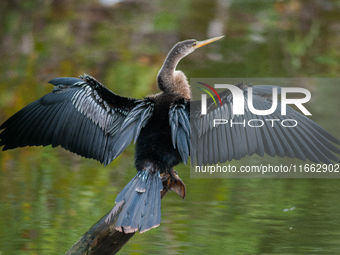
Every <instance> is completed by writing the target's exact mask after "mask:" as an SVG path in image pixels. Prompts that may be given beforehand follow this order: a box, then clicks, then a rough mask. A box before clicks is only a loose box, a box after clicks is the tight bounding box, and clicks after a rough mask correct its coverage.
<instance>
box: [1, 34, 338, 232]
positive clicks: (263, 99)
mask: <svg viewBox="0 0 340 255" xmlns="http://www.w3.org/2000/svg"><path fill="white" fill-rule="evenodd" d="M220 38H222V37H216V38H212V39H209V40H205V41H202V42H197V41H196V40H186V41H183V42H179V43H177V44H176V45H175V46H174V47H173V48H172V50H171V51H170V53H169V54H168V56H167V58H166V60H165V62H164V64H163V66H162V68H161V70H160V71H159V74H158V77H157V83H158V86H159V88H160V90H161V92H160V93H159V94H156V95H152V96H148V97H145V98H144V99H134V98H127V97H121V96H118V95H116V94H114V93H113V92H111V91H110V90H108V89H107V88H105V87H104V86H103V85H102V84H100V83H99V82H98V81H96V80H95V79H94V78H92V77H91V76H88V75H85V76H81V77H80V78H79V79H78V78H56V79H53V80H51V81H50V83H51V84H53V85H54V86H55V88H54V90H53V91H52V92H51V93H49V94H47V95H45V96H43V97H42V98H40V99H39V100H37V101H35V102H33V103H31V104H30V105H28V106H26V107H25V108H23V109H22V110H20V111H19V112H17V113H16V114H14V115H13V116H12V117H10V118H9V119H8V120H7V121H6V122H4V123H3V124H2V125H1V126H0V130H2V132H1V134H0V146H4V147H3V150H8V149H13V148H16V147H23V146H39V145H43V146H46V145H52V146H53V147H56V146H59V145H60V146H61V147H63V148H65V149H67V150H69V151H71V152H74V153H77V154H78V155H81V156H83V157H86V158H92V159H95V160H98V161H100V162H101V163H103V164H105V165H107V164H109V163H110V162H111V161H112V160H114V159H115V158H116V157H117V156H118V155H119V154H120V153H121V152H122V151H123V150H124V149H125V148H126V147H127V146H128V145H129V144H130V143H131V142H132V141H134V142H135V143H136V153H135V166H136V169H137V171H138V172H137V175H136V176H135V177H134V178H133V179H132V180H131V181H130V182H129V183H128V184H127V185H126V186H125V188H124V189H123V190H122V191H121V192H120V194H119V195H118V196H117V198H116V203H117V204H119V205H120V206H122V207H121V210H122V211H121V213H120V215H119V218H118V220H117V222H116V229H118V230H120V231H124V232H126V233H131V232H136V231H137V230H139V231H140V232H145V231H147V230H149V229H150V228H153V227H156V226H158V225H159V224H160V215H161V212H160V200H161V190H162V189H163V188H168V189H172V190H174V191H176V192H177V193H178V194H179V195H180V196H181V197H183V198H184V197H185V192H186V190H185V185H184V183H183V182H182V180H181V179H180V178H179V177H178V176H177V175H176V174H175V173H174V169H173V167H174V166H176V165H178V164H180V163H182V162H183V163H187V162H188V158H189V155H191V157H192V159H191V161H192V162H193V163H195V162H196V163H197V164H198V165H206V164H213V163H218V162H225V161H227V160H232V159H240V158H242V157H244V156H246V155H249V156H251V155H253V154H258V155H259V156H263V155H264V154H265V153H266V154H269V155H270V156H275V155H278V156H281V157H284V156H288V157H291V158H295V157H296V158H299V159H302V160H306V159H310V160H312V161H314V162H326V163H331V162H332V161H337V162H339V159H338V157H337V156H336V155H334V153H340V150H339V149H338V148H337V147H336V146H334V145H333V144H332V143H336V144H340V142H339V141H338V140H337V139H336V138H334V137H333V136H332V135H330V134H329V133H328V132H327V131H325V130H324V129H323V128H321V127H320V126H319V125H317V124H316V123H314V122H313V121H311V120H309V119H308V118H307V117H305V116H304V115H302V114H300V113H298V112H296V111H294V110H293V109H291V108H288V114H287V116H281V115H280V106H279V107H278V109H277V110H276V111H275V112H274V113H272V114H271V115H270V116H266V117H264V116H256V115H254V114H253V113H251V112H250V111H249V109H247V107H245V115H243V116H238V115H234V114H233V112H232V103H233V99H232V96H231V93H230V91H229V90H225V91H223V92H221V93H220V97H221V99H222V103H223V104H222V106H220V105H217V106H216V105H215V104H213V102H212V100H210V101H208V103H209V105H208V110H207V115H201V113H200V102H199V101H191V93H190V88H189V84H188V82H187V79H186V77H185V75H184V73H182V72H181V71H176V70H175V69H176V66H177V64H178V62H179V61H180V60H181V59H182V58H183V57H185V56H186V55H187V54H189V53H191V52H193V51H194V50H195V49H197V48H199V47H201V46H203V45H206V44H208V43H211V42H213V41H216V40H218V39H220ZM237 86H238V87H239V88H240V89H242V90H243V93H244V96H245V99H246V95H247V86H246V85H243V84H238V85H237ZM272 88H273V86H254V87H253V91H254V96H253V101H254V107H255V108H256V109H268V108H270V106H271V97H270V94H271V91H272ZM190 108H191V111H190ZM216 118H223V119H227V120H235V121H237V122H242V121H244V120H249V119H254V118H257V119H261V120H263V121H264V123H265V125H264V126H263V127H262V128H249V127H245V128H243V127H242V126H240V125H236V126H233V127H230V126H229V125H220V126H218V127H216V128H214V127H213V125H212V120H213V119H216ZM266 118H273V119H280V120H284V119H291V118H298V119H299V121H300V123H301V124H300V125H299V128H296V129H294V130H293V129H284V128H275V129H273V128H271V127H270V122H267V121H266ZM190 140H191V143H190ZM203 148H208V150H203ZM161 174H168V175H169V180H171V182H168V183H167V184H164V183H163V184H162V181H161V177H160V175H161ZM164 185H168V186H167V187H163V186H164ZM108 220H109V219H108Z"/></svg>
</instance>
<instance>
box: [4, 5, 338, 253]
mask: <svg viewBox="0 0 340 255" xmlns="http://www.w3.org/2000/svg"><path fill="white" fill-rule="evenodd" d="M339 8H340V2H339V1H326V0H321V1H298V0H292V1H245V0H242V1H226V0H225V1H224V0H216V1H203V0H199V1H194V0H192V1H190V0H179V1H176V3H175V4H173V3H170V2H169V1H155V0H154V1H149V2H147V1H122V2H120V3H118V4H116V5H114V6H111V7H106V6H103V5H101V4H100V2H99V1H98V2H97V1H89V0H77V1H33V0H30V1H1V2H0V14H1V15H0V24H1V26H0V45H1V47H0V56H1V61H0V122H1V123H2V122H3V121H4V120H5V119H6V118H8V117H9V116H10V115H12V114H13V113H15V112H16V111H18V110H19V109H21V108H22V107H24V106H25V105H27V104H28V103H30V102H32V101H34V100H36V99H37V98H39V97H40V96H42V95H44V94H45V93H48V92H49V91H51V89H52V87H51V86H50V85H48V84H46V81H48V80H50V79H52V78H55V77H58V76H77V75H80V74H82V73H84V72H85V73H88V74H90V75H92V76H94V77H96V78H97V79H98V80H99V81H101V82H102V83H103V84H105V85H106V86H107V87H109V88H110V89H111V90H113V91H114V92H116V93H117V94H121V95H124V96H131V97H143V96H145V95H147V94H149V93H157V92H158V89H157V87H156V82H155V77H156V75H157V72H158V70H159V67H160V66H161V64H162V61H163V59H164V57H165V56H166V54H167V52H168V50H169V49H170V48H171V47H172V46H173V45H174V44H175V43H176V42H177V41H180V40H184V39H188V38H196V39H199V40H201V39H206V38H207V37H210V36H215V35H220V34H225V35H226V37H225V39H224V40H223V41H222V40H221V41H220V42H218V43H216V44H214V45H211V46H209V47H207V48H206V49H203V48H202V49H200V50H199V51H197V52H195V53H194V54H191V55H190V56H188V57H187V58H185V59H184V60H183V61H182V62H181V63H180V65H179V68H180V69H182V70H184V71H185V73H186V74H187V76H188V77H195V78H196V77H249V78H250V77H284V78H285V77H294V78H296V77H329V78H339V73H340V63H339V59H340V58H339V57H340V48H339V45H340V34H339V27H340V20H339V18H338V17H339V14H340V10H339ZM216 33H218V34H216ZM305 86H306V88H308V89H310V90H311V91H312V93H313V98H316V99H317V102H318V104H317V105H316V104H313V102H311V104H310V106H309V108H308V109H310V110H311V111H312V113H313V119H314V120H315V121H318V122H319V123H322V125H323V126H325V127H327V130H329V131H330V132H331V133H332V134H334V135H335V136H336V137H337V138H338V139H339V138H340V137H339V135H338V129H339V128H338V126H339V117H340V116H339V110H338V109H340V102H339V100H338V98H337V96H338V94H339V93H340V86H338V87H331V86H327V85H324V86H321V87H320V86H319V87H313V86H312V85H308V84H306V85H305ZM133 151H134V148H133V145H131V146H130V147H128V149H127V150H126V151H125V152H124V153H123V154H122V155H121V156H120V157H119V158H118V159H116V160H115V161H114V162H113V163H111V164H110V165H109V166H107V167H104V166H102V165H100V164H99V163H98V162H96V161H94V160H86V159H83V158H81V157H78V156H76V155H74V154H72V153H69V152H67V151H64V150H62V149H60V148H55V149H52V148H51V147H45V148H40V147H39V148H22V149H17V150H13V151H6V152H0V219H1V220H0V254H1V255H4V254H6V255H7V254H63V253H64V252H65V251H67V250H68V249H69V248H70V247H71V245H72V244H73V243H74V242H75V241H76V240H77V239H78V238H79V237H80V236H81V235H82V234H83V233H84V232H85V231H86V230H87V229H88V228H90V227H91V226H92V224H94V223H95V222H96V221H97V220H98V219H100V218H101V217H102V216H103V215H105V214H106V213H107V212H108V211H109V210H110V209H111V208H112V206H113V205H114V199H115V196H116V195H117V194H118V192H119V191H120V190H121V189H122V188H123V187H124V186H125V184H126V183H127V182H128V181H129V180H130V179H131V178H132V177H133V176H134V175H135V169H134V167H133ZM262 160H264V161H266V162H271V163H272V164H276V163H280V162H286V159H277V158H270V157H265V158H264V159H261V158H259V157H252V158H249V157H247V158H245V159H243V161H241V162H243V163H244V164H248V165H249V164H251V163H258V162H260V161H262ZM235 164H239V162H237V163H235ZM176 170H177V171H178V172H179V174H180V176H181V178H182V179H183V180H184V181H185V183H186V185H187V197H186V199H185V200H184V201H182V200H181V199H180V198H179V197H178V196H177V195H175V194H173V193H170V194H168V195H167V196H166V197H165V199H163V201H162V222H161V225H160V227H158V228H156V229H154V230H151V231H148V232H147V233H145V234H136V235H135V236H134V237H133V238H132V239H131V240H130V242H129V243H128V244H127V245H126V246H125V247H124V248H123V249H122V251H121V254H188V253H189V254H340V241H339V240H340V226H339V225H340V215H339V212H340V206H339V201H340V185H339V184H340V181H339V180H338V179H191V178H190V173H189V167H188V166H178V167H177V168H176Z"/></svg>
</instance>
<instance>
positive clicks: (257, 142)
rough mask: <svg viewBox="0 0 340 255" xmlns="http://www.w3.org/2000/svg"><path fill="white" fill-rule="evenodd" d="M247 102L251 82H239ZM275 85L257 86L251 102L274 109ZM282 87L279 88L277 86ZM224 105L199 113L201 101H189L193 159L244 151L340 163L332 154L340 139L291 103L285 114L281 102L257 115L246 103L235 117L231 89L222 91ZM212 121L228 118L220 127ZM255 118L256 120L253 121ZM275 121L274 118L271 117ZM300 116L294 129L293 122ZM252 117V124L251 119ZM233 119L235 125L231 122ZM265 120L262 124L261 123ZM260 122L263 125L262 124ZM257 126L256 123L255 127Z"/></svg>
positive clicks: (219, 158) (213, 159)
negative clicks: (263, 114)
mask: <svg viewBox="0 0 340 255" xmlns="http://www.w3.org/2000/svg"><path fill="white" fill-rule="evenodd" d="M237 86H238V87H239V88H240V89H242V91H243V94H244V98H245V100H247V93H248V91H247V86H245V85H243V84H239V85H237ZM273 87H277V86H269V85H268V86H266V85H260V86H253V106H254V108H255V109H258V110H267V109H270V108H271V105H272V100H271V93H272V88H273ZM278 88H279V87H278ZM220 97H221V100H222V106H220V105H217V106H215V104H214V103H213V102H212V100H211V101H210V104H209V101H208V104H207V114H206V115H201V113H200V101H194V102H192V103H191V146H192V147H191V150H192V151H191V157H192V158H191V161H192V163H193V164H194V162H195V160H196V163H197V165H206V164H216V163H218V162H221V163H222V162H226V161H230V160H232V159H236V160H238V159H241V158H243V157H245V156H246V155H249V156H251V155H253V154H257V155H259V156H261V157H262V156H263V155H264V154H265V153H266V154H268V155H270V156H272V157H274V156H275V155H278V156H280V157H284V156H287V157H290V158H298V159H301V160H306V159H309V160H311V161H313V162H318V163H319V162H324V163H332V160H333V161H336V162H340V159H339V158H338V157H337V156H336V155H334V153H340V150H339V149H338V148H337V147H336V146H335V145H334V144H333V143H336V144H340V142H339V140H337V139H336V138H335V137H333V136H332V135H331V134H329V133H328V132H327V131H326V130H324V129H323V128H322V127H320V126H319V125H318V124H316V123H315V122H313V121H312V120H310V119H308V118H307V117H306V116H305V115H303V114H300V113H299V112H297V111H295V110H293V109H292V108H290V107H287V115H285V116H282V115H281V104H280V103H278V107H277V109H276V111H275V112H274V113H272V114H271V115H265V116H260V115H255V114H253V113H251V112H250V111H249V109H248V108H247V103H246V104H245V114H244V115H233V112H232V104H233V98H232V94H231V93H230V91H229V90H225V91H223V92H221V93H220ZM214 119H223V120H227V121H228V123H225V124H220V125H216V127H214V126H213V125H214V123H213V120H214ZM254 119H256V120H257V121H252V120H254ZM270 119H274V120H272V121H271V120H270ZM292 119H293V120H297V122H298V124H297V126H296V127H284V126H283V125H282V124H281V122H282V121H283V124H284V125H285V126H294V125H295V124H296V123H295V122H294V121H292ZM249 120H251V122H250V125H249V124H248V121H249ZM231 123H233V125H231ZM262 123H263V125H262ZM260 125H262V126H260ZM255 126H258V127H255Z"/></svg>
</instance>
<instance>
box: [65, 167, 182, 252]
mask: <svg viewBox="0 0 340 255" xmlns="http://www.w3.org/2000/svg"><path fill="white" fill-rule="evenodd" d="M169 180H170V181H169ZM162 182H163V190H162V192H161V198H163V197H164V196H165V195H166V193H167V192H168V191H170V190H174V191H175V192H177V190H178V187H177V183H176V181H174V180H172V178H171V177H170V176H169V174H165V175H163V176H162ZM122 206H123V203H117V204H116V205H115V207H114V208H113V209H112V210H111V211H110V212H109V213H108V214H106V215H105V216H104V217H103V218H101V219H100V220H99V221H98V222H97V223H96V224H94V225H93V226H92V227H91V228H90V229H89V230H88V231H87V232H86V233H85V234H84V235H83V236H82V237H80V238H79V240H78V241H77V242H76V243H75V244H74V245H73V246H72V247H71V248H70V249H69V250H68V251H67V252H66V253H65V255H70V254H72V255H73V254H79V255H83V254H86V255H99V254H101V255H102V254H107V255H112V254H116V253H117V252H118V251H119V250H120V249H121V248H122V247H123V246H124V245H125V244H126V243H127V242H128V241H129V240H130V238H131V237H132V236H133V235H134V234H135V233H128V234H126V233H124V232H120V231H118V230H116V229H115V224H116V221H117V219H118V216H119V214H120V212H121V209H122ZM108 217H110V218H111V220H110V221H109V222H108V221H107V220H106V219H107V218H108Z"/></svg>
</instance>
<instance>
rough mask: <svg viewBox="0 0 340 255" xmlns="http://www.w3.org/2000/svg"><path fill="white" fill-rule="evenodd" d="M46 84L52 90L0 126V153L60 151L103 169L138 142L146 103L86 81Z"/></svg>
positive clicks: (148, 107)
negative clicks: (30, 148) (46, 148)
mask: <svg viewBox="0 0 340 255" xmlns="http://www.w3.org/2000/svg"><path fill="white" fill-rule="evenodd" d="M49 83H51V84H53V85H55V86H56V87H55V88H54V90H53V91H52V92H51V93H49V94H47V95H45V96H43V97H42V98H40V99H39V100H37V101H35V102H33V103H31V104H30V105H28V106H26V107H25V108H23V109H22V110H20V111H19V112H17V113H16V114H14V115H13V116H12V117H10V118H9V119H8V120H7V121H5V122H4V123H3V124H2V125H1V126H0V130H1V129H3V131H2V132H1V133H0V146H3V145H4V147H3V150H8V149H13V148H16V147H23V146H39V145H43V146H46V145H50V144H51V145H52V147H56V146H59V145H60V146H61V147H63V148H65V149H67V150H69V151H71V152H75V153H77V154H78V155H81V156H84V157H86V158H93V159H96V160H98V161H100V162H101V163H104V164H105V165H106V164H108V163H110V162H111V161H112V160H113V159H115V158H116V157H117V156H118V155H119V154H120V153H121V152H122V151H123V150H124V149H125V148H126V146H127V145H128V144H129V143H130V142H131V141H132V138H134V139H135V140H136V139H137V138H138V136H139V133H140V131H141V129H142V128H143V127H144V126H145V125H146V123H147V121H148V120H149V118H150V116H151V115H152V113H153V106H154V104H153V102H152V101H150V99H148V100H139V99H131V98H126V97H120V96H118V95H116V94H114V93H113V92H111V91H110V90H108V89H107V88H105V87H104V86H103V85H102V84H100V83H99V82H98V81H96V80H95V79H94V78H92V77H91V76H88V75H85V76H84V77H82V76H81V77H80V79H78V78H68V77H64V78H56V79H53V80H51V81H50V82H49ZM124 128H126V130H124ZM124 139H125V140H124ZM116 146H118V148H116Z"/></svg>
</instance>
